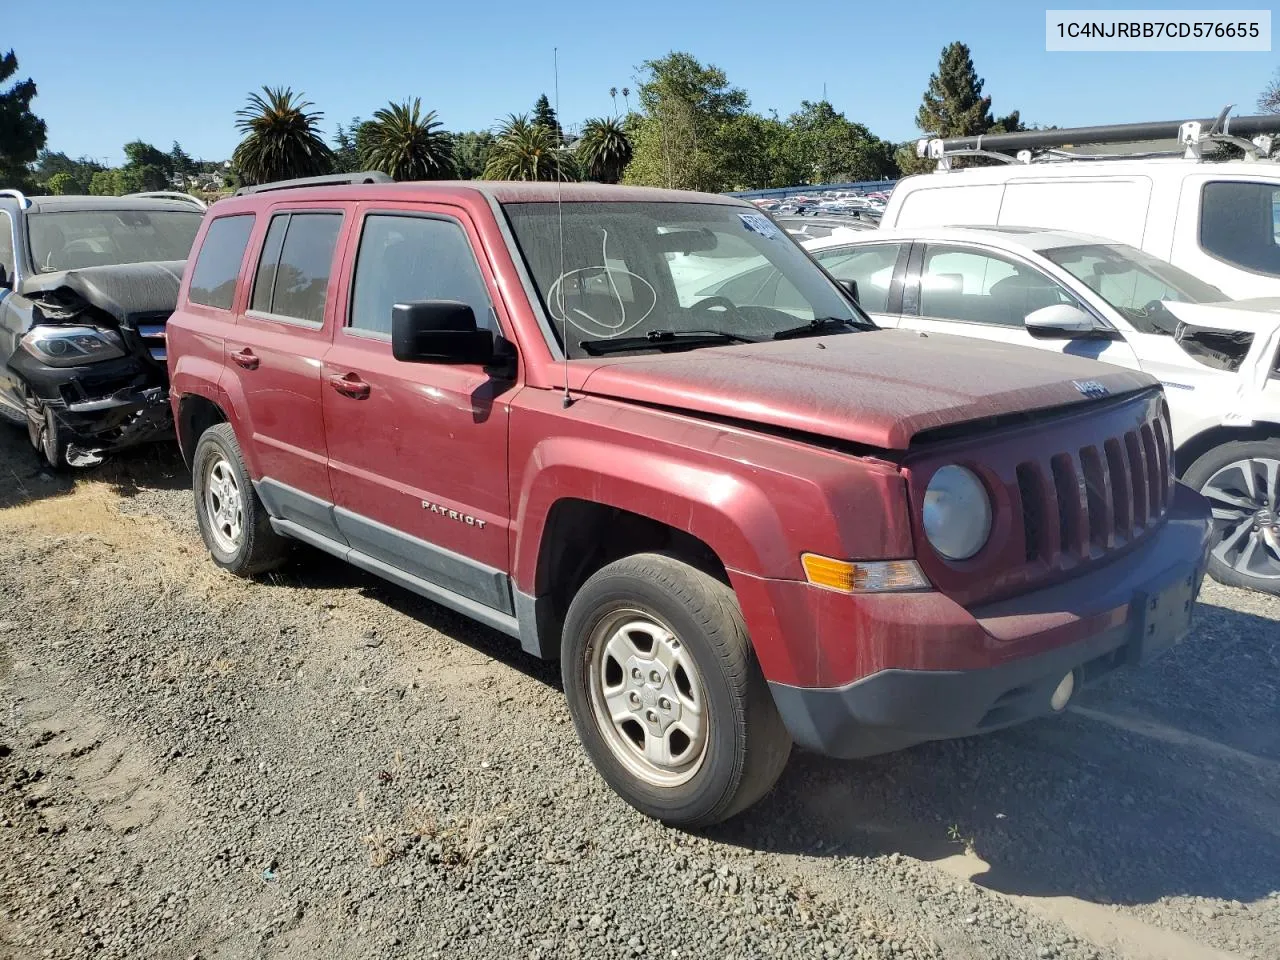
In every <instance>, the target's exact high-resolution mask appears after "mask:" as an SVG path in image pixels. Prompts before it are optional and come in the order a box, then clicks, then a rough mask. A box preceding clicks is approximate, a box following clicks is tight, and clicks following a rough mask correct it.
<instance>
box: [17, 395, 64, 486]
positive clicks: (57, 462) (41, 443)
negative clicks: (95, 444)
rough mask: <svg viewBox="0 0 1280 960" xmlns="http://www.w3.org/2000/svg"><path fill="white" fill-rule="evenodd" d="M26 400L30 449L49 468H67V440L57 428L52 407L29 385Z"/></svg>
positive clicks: (56, 420)
mask: <svg viewBox="0 0 1280 960" xmlns="http://www.w3.org/2000/svg"><path fill="white" fill-rule="evenodd" d="M26 401H27V439H29V440H30V441H31V447H32V449H34V450H35V452H36V453H37V454H39V455H40V458H41V459H42V460H44V462H45V465H46V466H48V467H49V468H50V469H51V470H65V469H67V467H68V466H69V464H68V463H67V442H66V440H65V439H64V438H63V436H62V432H61V431H60V430H59V429H58V419H57V417H56V416H55V415H54V412H53V407H51V406H49V405H48V404H46V403H43V402H41V400H40V399H39V398H38V397H37V396H36V395H35V394H34V393H32V392H31V388H30V387H28V388H26Z"/></svg>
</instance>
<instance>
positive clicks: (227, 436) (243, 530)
mask: <svg viewBox="0 0 1280 960" xmlns="http://www.w3.org/2000/svg"><path fill="white" fill-rule="evenodd" d="M191 474H192V489H193V492H194V493H195V499H196V522H197V524H198V525H199V527H200V536H201V537H202V538H204V543H205V546H206V547H208V548H209V554H210V556H212V557H213V561H214V563H216V564H217V565H218V566H220V567H222V568H223V569H224V570H230V571H231V572H232V573H234V574H236V575H237V576H242V577H249V576H253V575H255V574H259V573H265V572H266V571H267V570H270V569H272V568H274V567H278V566H279V565H280V564H281V563H283V562H284V560H285V556H286V554H287V549H288V541H287V540H286V539H285V538H284V537H282V536H280V535H279V534H278V533H276V532H275V531H274V530H272V529H271V518H270V517H269V516H268V515H267V511H266V508H265V507H263V505H262V501H261V500H259V499H258V494H257V492H256V491H255V490H254V489H253V484H252V483H251V482H250V481H249V471H248V470H246V469H245V465H244V457H243V456H242V455H241V453H240V445H239V443H237V442H236V435H235V431H234V430H233V429H232V428H231V424H229V423H219V424H216V425H214V426H212V427H210V428H209V429H208V430H206V431H205V432H204V433H203V434H201V436H200V441H199V442H198V443H197V444H196V452H195V456H194V457H193V458H192V463H191Z"/></svg>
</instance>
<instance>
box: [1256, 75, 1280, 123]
mask: <svg viewBox="0 0 1280 960" xmlns="http://www.w3.org/2000/svg"><path fill="white" fill-rule="evenodd" d="M1258 109H1259V110H1261V111H1262V112H1263V113H1280V70H1277V71H1276V72H1275V75H1274V76H1272V78H1271V79H1270V81H1268V82H1267V85H1266V86H1265V87H1263V88H1262V92H1261V93H1260V94H1258Z"/></svg>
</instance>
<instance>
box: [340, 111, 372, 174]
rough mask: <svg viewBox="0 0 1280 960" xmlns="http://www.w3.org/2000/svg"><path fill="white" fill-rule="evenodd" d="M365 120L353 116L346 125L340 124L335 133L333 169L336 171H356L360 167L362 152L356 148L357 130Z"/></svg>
mask: <svg viewBox="0 0 1280 960" xmlns="http://www.w3.org/2000/svg"><path fill="white" fill-rule="evenodd" d="M364 122H365V121H363V120H361V119H360V118H359V117H352V118H351V123H349V124H348V125H347V126H346V127H344V126H343V125H342V124H338V127H337V129H336V130H334V133H333V169H334V171H335V172H336V173H356V172H357V171H358V170H359V169H360V153H359V151H357V150H356V132H357V131H358V130H359V129H360V126H361V124H363V123H364Z"/></svg>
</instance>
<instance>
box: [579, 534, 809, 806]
mask: <svg viewBox="0 0 1280 960" xmlns="http://www.w3.org/2000/svg"><path fill="white" fill-rule="evenodd" d="M646 646H647V649H646ZM560 669H561V674H562V676H563V679H564V690H565V696H566V698H567V699H568V701H569V712H570V714H571V715H572V717H573V723H574V726H575V727H576V728H577V731H578V736H579V738H580V739H581V740H582V744H583V746H584V747H585V748H586V751H587V754H588V755H589V756H590V757H591V760H592V762H593V763H594V764H595V767H596V769H597V770H598V771H599V772H600V774H601V776H603V777H604V779H605V780H606V781H607V782H608V784H609V786H611V787H612V788H613V789H614V790H615V791H616V792H617V793H618V794H619V795H620V796H621V797H622V798H623V799H624V800H626V801H627V803H629V804H631V806H633V807H635V808H636V809H637V810H639V811H640V812H641V813H643V814H645V815H647V816H650V817H653V818H655V819H657V820H661V821H663V822H665V823H668V824H671V825H673V826H680V827H689V828H697V827H705V826H709V825H711V824H714V823H719V822H720V821H722V820H726V819H728V818H729V817H732V816H733V815H734V814H736V813H739V812H741V811H742V810H745V809H746V808H747V807H749V806H751V804H753V803H755V802H756V801H757V800H759V799H760V798H761V797H763V796H764V795H765V794H766V793H768V792H769V790H770V789H771V788H772V787H773V785H774V783H775V782H777V779H778V777H779V776H780V775H781V773H782V769H783V767H785V766H786V763H787V757H788V756H789V754H790V752H791V737H790V735H789V734H788V733H787V730H786V727H785V726H784V725H783V723H782V718H781V717H780V716H779V715H778V711H777V708H776V707H775V706H774V703H773V697H772V696H771V695H770V693H769V688H768V685H767V684H766V683H765V680H764V675H763V674H762V673H761V672H760V665H759V663H758V662H757V661H756V658H755V652H754V651H753V650H752V647H751V641H750V638H749V637H748V636H747V629H746V625H745V624H744V623H743V619H742V612H741V611H740V610H739V608H738V603H737V598H736V597H735V596H734V594H733V590H732V589H730V588H729V587H728V586H726V585H725V584H723V583H721V582H720V581H719V580H716V579H715V578H714V577H711V576H709V575H708V574H706V573H703V572H702V571H701V570H697V569H695V568H694V567H691V566H689V565H688V564H686V563H682V562H681V561H679V560H676V559H674V558H672V557H669V556H666V555H663V554H657V553H641V554H636V555H634V556H630V557H625V558H623V559H621V560H617V561H615V562H614V563H611V564H609V565H608V566H606V567H604V568H602V569H601V570H599V571H597V572H596V573H595V574H594V575H593V576H591V577H590V578H589V579H588V580H587V582H586V583H584V584H583V585H582V588H581V589H580V590H579V591H578V593H577V595H576V596H575V597H574V598H573V601H572V603H571V604H570V605H569V612H568V615H567V616H566V618H565V628H564V647H563V649H562V651H561V660H560ZM634 670H638V671H639V677H638V678H637V676H636V675H635V673H633V671H634ZM633 695H634V696H633ZM610 703H612V704H613V707H610V705H609V704H610ZM694 708H696V709H694ZM611 713H613V714H614V715H625V719H624V720H623V721H621V722H620V723H619V724H615V723H614V722H613V721H611V720H610V714H611ZM660 714H661V715H660ZM673 718H674V719H673ZM659 731H661V732H659ZM646 748H651V749H652V750H653V751H655V753H654V754H648V753H646ZM657 754H663V755H664V756H663V757H662V762H655V759H653V758H654V757H655V756H656V755H657Z"/></svg>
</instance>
